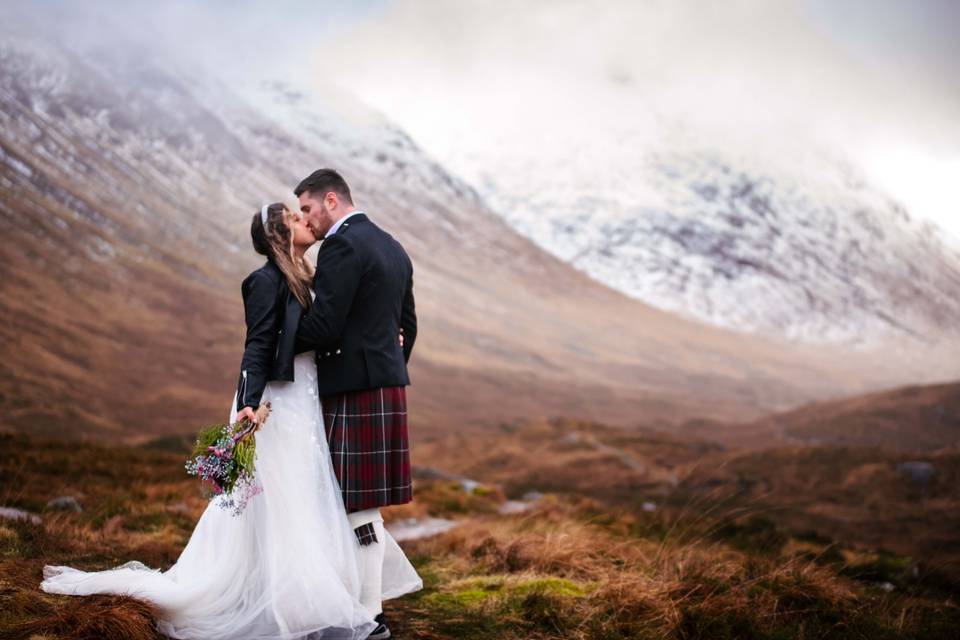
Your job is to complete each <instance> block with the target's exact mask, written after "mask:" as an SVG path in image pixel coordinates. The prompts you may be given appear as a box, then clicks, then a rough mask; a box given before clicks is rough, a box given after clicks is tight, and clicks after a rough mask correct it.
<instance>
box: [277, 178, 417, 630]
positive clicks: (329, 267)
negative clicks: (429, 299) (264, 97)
mask: <svg viewBox="0 0 960 640" xmlns="http://www.w3.org/2000/svg"><path fill="white" fill-rule="evenodd" d="M294 194H296V196H297V197H298V198H299V199H300V210H301V211H302V212H303V215H304V218H305V219H306V221H307V224H308V225H309V226H310V228H311V230H312V231H313V233H314V235H315V236H316V237H317V239H318V240H322V244H321V245H320V251H319V252H318V254H317V271H316V275H315V276H314V282H313V289H314V293H315V294H316V297H315V299H314V301H313V305H312V306H311V307H310V309H309V310H308V311H307V312H306V313H305V315H304V316H303V317H302V318H301V319H300V326H299V329H298V330H297V340H298V343H300V345H301V348H300V349H298V350H307V349H315V350H316V353H317V377H318V386H319V394H320V397H321V398H322V404H323V418H324V423H325V426H326V431H327V440H328V441H329V443H330V454H331V455H332V457H333V468H334V470H335V472H336V475H337V480H338V481H339V482H340V489H341V491H342V493H343V502H344V506H345V507H346V509H347V517H348V518H349V519H350V523H351V525H352V526H353V527H354V530H355V531H356V533H357V540H358V542H359V543H360V545H361V548H360V554H359V557H360V563H361V572H362V575H361V580H362V582H361V602H362V603H363V604H364V606H366V607H367V608H368V609H370V610H371V612H372V613H373V614H375V615H376V617H377V621H378V622H379V623H380V627H378V628H377V629H375V630H374V632H373V633H372V634H371V635H370V636H369V638H375V639H376V638H389V637H390V631H389V629H387V627H386V624H385V623H384V621H383V608H382V602H381V599H380V593H381V578H382V569H383V557H384V549H383V543H382V542H380V541H381V540H383V517H382V516H381V514H380V507H383V506H386V505H391V504H403V503H405V502H410V501H411V500H412V499H413V489H412V484H411V480H410V449H409V442H408V439H407V404H406V389H405V386H406V385H409V384H410V378H409V377H408V375H407V361H408V360H409V359H410V352H411V351H412V349H413V343H414V341H415V340H416V337H417V316H416V313H415V311H414V301H413V265H412V264H411V262H410V258H409V257H408V256H407V253H406V251H404V250H403V247H402V246H400V243H399V242H397V241H396V240H394V239H393V237H392V236H390V235H389V234H388V233H386V232H385V231H383V230H382V229H381V228H380V227H378V226H377V225H375V224H374V223H373V222H372V221H371V220H370V219H369V218H368V217H367V215H366V213H364V212H363V211H360V210H358V209H356V208H355V207H354V205H353V198H352V196H351V195H350V188H349V187H348V186H347V183H346V181H345V180H344V179H343V177H341V176H340V174H339V173H337V172H336V171H334V170H333V169H319V170H317V171H314V172H313V173H311V174H310V175H309V176H307V177H306V178H304V179H303V180H302V181H301V182H300V184H299V185H297V188H296V189H294ZM401 332H402V335H403V345H402V346H401V344H400V342H399V341H398V340H397V336H398V335H400V334H401Z"/></svg>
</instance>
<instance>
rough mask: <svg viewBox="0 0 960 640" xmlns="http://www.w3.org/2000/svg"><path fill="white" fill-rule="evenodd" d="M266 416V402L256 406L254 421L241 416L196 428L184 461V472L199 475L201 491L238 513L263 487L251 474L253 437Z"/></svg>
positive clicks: (268, 410)
mask: <svg viewBox="0 0 960 640" xmlns="http://www.w3.org/2000/svg"><path fill="white" fill-rule="evenodd" d="M268 415H270V403H269V402H267V403H264V404H263V405H261V406H260V408H259V409H257V422H256V423H254V422H251V421H250V420H248V419H246V418H244V419H242V420H238V421H237V422H235V423H233V424H215V425H213V426H210V427H205V428H203V429H201V430H200V433H199V434H198V435H197V444H196V445H195V446H194V448H193V453H192V454H191V456H190V459H189V460H187V462H186V465H185V466H186V469H187V473H188V474H190V475H192V476H197V477H198V478H200V480H201V482H202V483H203V487H204V494H205V495H206V497H207V498H209V499H211V500H214V499H215V500H217V504H218V506H220V507H221V508H223V509H230V510H231V511H232V512H233V515H240V513H241V512H242V511H243V510H244V508H245V507H246V506H247V502H249V500H250V499H251V498H252V497H253V496H255V495H257V494H258V493H260V492H261V491H262V490H263V489H262V488H261V487H260V485H259V484H258V483H257V481H256V478H255V477H254V474H253V471H254V458H255V457H256V453H257V448H256V447H257V443H256V440H255V439H254V437H253V434H254V433H256V431H257V429H258V428H259V427H260V426H261V425H263V423H264V422H265V421H266V419H267V416H268Z"/></svg>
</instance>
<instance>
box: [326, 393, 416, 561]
mask: <svg viewBox="0 0 960 640" xmlns="http://www.w3.org/2000/svg"><path fill="white" fill-rule="evenodd" d="M323 420H324V426H325V427H326V430H327V442H328V443H329V444H330V455H331V458H332V459H333V469H334V472H335V473H336V474H337V480H338V481H339V483H340V491H341V492H342V493H343V504H344V506H345V507H346V510H347V512H352V511H361V510H363V509H371V508H373V507H383V506H386V505H391V504H403V503H406V502H410V501H411V500H412V499H413V484H412V482H411V480H410V445H409V440H408V438H407V395H406V388H405V387H402V386H401V387H382V388H379V389H364V390H362V391H348V392H346V393H336V394H332V395H327V396H323ZM358 528H360V527H358ZM359 536H360V532H358V539H359ZM361 543H362V541H361Z"/></svg>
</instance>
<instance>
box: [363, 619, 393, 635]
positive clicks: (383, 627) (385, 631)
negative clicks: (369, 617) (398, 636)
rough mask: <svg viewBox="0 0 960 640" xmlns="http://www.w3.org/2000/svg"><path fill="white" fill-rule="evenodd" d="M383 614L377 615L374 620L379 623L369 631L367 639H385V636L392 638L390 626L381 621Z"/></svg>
mask: <svg viewBox="0 0 960 640" xmlns="http://www.w3.org/2000/svg"><path fill="white" fill-rule="evenodd" d="M382 619H383V614H380V615H378V616H377V617H376V618H374V620H376V621H377V622H379V623H380V625H379V626H378V627H377V628H376V629H374V630H373V631H371V632H370V635H368V636H367V640H387V638H392V637H393V634H391V633H390V627H388V626H387V624H386V623H385V622H382Z"/></svg>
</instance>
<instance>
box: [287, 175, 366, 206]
mask: <svg viewBox="0 0 960 640" xmlns="http://www.w3.org/2000/svg"><path fill="white" fill-rule="evenodd" d="M328 191H333V192H334V193H336V194H337V195H338V196H340V197H341V198H343V199H344V200H346V201H347V202H349V203H350V204H353V197H351V195H350V187H348V186H347V181H346V180H344V179H343V176H341V175H340V174H339V173H337V172H336V171H334V170H333V169H317V170H316V171H314V172H313V173H311V174H310V175H308V176H307V177H306V178H304V179H303V180H301V181H300V184H298V185H297V188H296V189H294V190H293V195H295V196H297V197H298V198H299V197H300V194H302V193H304V192H309V193H310V195H318V196H321V197H322V196H323V195H324V194H325V193H327V192H328Z"/></svg>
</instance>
